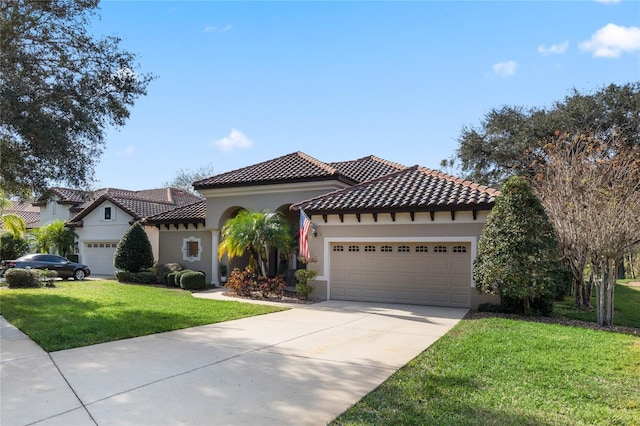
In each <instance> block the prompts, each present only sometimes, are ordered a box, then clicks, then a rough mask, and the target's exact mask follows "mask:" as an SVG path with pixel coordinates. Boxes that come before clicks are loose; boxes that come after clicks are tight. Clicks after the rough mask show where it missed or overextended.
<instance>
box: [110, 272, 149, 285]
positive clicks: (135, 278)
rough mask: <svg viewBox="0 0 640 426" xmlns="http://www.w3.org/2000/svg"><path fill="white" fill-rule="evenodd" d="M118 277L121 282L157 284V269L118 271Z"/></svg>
mask: <svg viewBox="0 0 640 426" xmlns="http://www.w3.org/2000/svg"><path fill="white" fill-rule="evenodd" d="M116 279H117V280H118V281H119V282H121V283H135V284H156V273H155V271H140V272H129V271H118V272H116Z"/></svg>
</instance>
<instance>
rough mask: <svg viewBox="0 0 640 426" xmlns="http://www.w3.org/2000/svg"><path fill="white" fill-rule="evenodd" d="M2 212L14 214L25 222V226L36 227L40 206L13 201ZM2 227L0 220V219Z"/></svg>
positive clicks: (0, 226)
mask: <svg viewBox="0 0 640 426" xmlns="http://www.w3.org/2000/svg"><path fill="white" fill-rule="evenodd" d="M2 214H15V215H17V216H20V217H21V218H23V219H24V221H25V222H27V228H37V227H39V226H40V208H39V207H37V206H34V205H33V204H32V203H30V202H28V201H27V202H18V201H13V202H12V204H11V206H10V207H8V208H6V209H4V210H3V211H2ZM0 229H2V221H0Z"/></svg>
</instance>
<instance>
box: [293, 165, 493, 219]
mask: <svg viewBox="0 0 640 426" xmlns="http://www.w3.org/2000/svg"><path fill="white" fill-rule="evenodd" d="M498 195H499V191H498V190H496V189H493V188H488V187H485V186H482V185H478V184H475V183H473V182H470V181H465V180H463V179H459V178H456V177H453V176H450V175H447V174H444V173H441V172H438V171H434V170H431V169H426V168H423V167H420V166H413V167H410V168H406V169H403V170H400V171H398V172H396V173H392V174H389V175H386V176H383V177H380V178H377V179H373V180H370V181H367V182H364V183H361V184H359V185H355V186H352V187H350V188H346V189H342V190H339V191H335V192H332V193H329V194H327V195H324V196H320V197H316V198H313V199H310V200H307V201H302V202H300V203H297V204H294V205H293V206H291V208H292V209H295V210H298V209H300V208H302V209H304V210H307V211H309V212H314V213H317V214H320V213H340V212H342V213H346V212H357V211H362V212H364V211H379V212H383V211H435V210H485V209H490V208H491V207H492V206H493V204H494V202H495V198H496V196H498Z"/></svg>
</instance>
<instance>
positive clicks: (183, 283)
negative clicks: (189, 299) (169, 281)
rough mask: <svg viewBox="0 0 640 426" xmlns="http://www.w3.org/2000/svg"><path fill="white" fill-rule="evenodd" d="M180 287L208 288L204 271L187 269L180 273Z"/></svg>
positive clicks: (192, 288)
mask: <svg viewBox="0 0 640 426" xmlns="http://www.w3.org/2000/svg"><path fill="white" fill-rule="evenodd" d="M180 287H181V288H182V289H184V290H203V289H205V288H207V281H206V277H205V275H204V273H202V272H197V271H185V272H184V273H183V274H181V275H180Z"/></svg>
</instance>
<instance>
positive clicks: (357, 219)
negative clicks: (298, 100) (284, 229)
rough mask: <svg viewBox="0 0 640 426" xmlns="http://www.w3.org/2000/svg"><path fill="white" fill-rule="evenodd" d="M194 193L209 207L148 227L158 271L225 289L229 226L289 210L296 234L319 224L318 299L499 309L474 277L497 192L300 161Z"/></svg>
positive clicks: (351, 164) (287, 266) (148, 222)
mask: <svg viewBox="0 0 640 426" xmlns="http://www.w3.org/2000/svg"><path fill="white" fill-rule="evenodd" d="M193 186H194V188H195V189H196V190H198V191H199V192H200V193H201V194H202V195H203V196H204V197H205V200H206V201H200V202H197V203H194V204H191V205H188V206H183V207H180V208H177V209H175V210H171V211H165V212H162V213H159V214H157V215H153V216H147V217H146V218H145V219H143V220H142V223H143V224H144V225H145V226H146V227H147V229H149V228H151V227H155V228H156V229H157V232H158V237H159V238H158V240H159V243H158V252H159V257H158V262H159V263H167V262H180V263H183V264H185V265H186V266H187V267H189V268H190V269H196V270H201V271H203V272H205V273H206V274H207V277H209V278H210V281H211V282H212V283H214V284H218V283H219V277H218V272H217V271H218V263H219V262H218V256H217V248H218V244H219V243H220V230H221V228H222V227H223V226H224V223H225V221H226V220H227V219H229V218H231V217H233V216H234V215H235V214H237V213H238V212H239V211H240V210H241V209H253V210H268V211H280V212H282V214H283V215H284V216H285V217H286V219H287V220H288V221H289V222H290V223H291V224H292V225H293V226H295V227H296V229H297V226H298V223H299V212H298V211H299V210H300V209H303V210H304V211H305V213H306V214H307V215H308V216H309V217H310V218H311V220H312V222H313V224H314V231H313V234H314V235H313V236H311V237H310V250H311V254H312V257H313V258H314V260H315V262H314V263H311V264H310V265H308V266H309V267H310V268H312V269H317V270H318V271H319V276H318V277H317V279H316V281H315V287H316V291H315V293H314V296H315V297H319V298H322V299H344V300H364V301H376V302H395V303H416V304H427V305H442V306H457V307H471V308H475V307H477V306H478V305H479V304H480V303H483V302H486V301H495V298H494V297H488V296H480V295H478V294H477V293H476V291H475V289H474V288H473V286H474V283H473V278H472V267H473V259H474V258H475V256H476V251H477V243H478V240H479V239H480V234H481V232H482V228H483V226H484V224H485V222H486V219H487V215H488V213H489V211H490V210H491V208H492V207H493V205H494V202H495V198H496V196H497V195H498V194H499V192H498V191H497V190H495V189H492V188H487V187H484V186H480V185H478V184H474V183H472V182H469V181H464V180H462V179H457V178H455V177H452V176H449V175H446V174H443V173H440V172H437V171H433V170H430V169H425V168H422V167H419V166H414V167H405V166H402V165H400V164H396V163H392V162H389V161H386V160H383V159H381V158H378V157H374V156H369V157H365V158H361V159H358V160H354V161H344V162H337V163H323V162H321V161H319V160H316V159H314V158H312V157H310V156H308V155H306V154H304V153H301V152H296V153H292V154H289V155H285V156H282V157H278V158H275V159H273V160H269V161H265V162H262V163H259V164H255V165H252V166H248V167H245V168H242V169H238V170H234V171H230V172H227V173H223V174H220V175H216V176H212V177H210V178H207V179H203V180H200V181H197V182H194V184H193ZM270 257H271V259H270V260H271V264H270V265H269V267H270V271H271V272H272V273H275V272H283V271H286V270H292V269H296V268H297V267H299V265H298V264H297V260H296V254H295V253H294V254H292V255H291V256H289V257H288V258H284V257H283V256H280V255H279V254H278V253H275V252H274V253H272V255H271V256H270ZM223 262H225V263H226V262H228V260H227V259H223ZM244 264H246V259H239V260H234V262H232V264H231V267H234V266H239V267H242V266H243V265H244Z"/></svg>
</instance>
